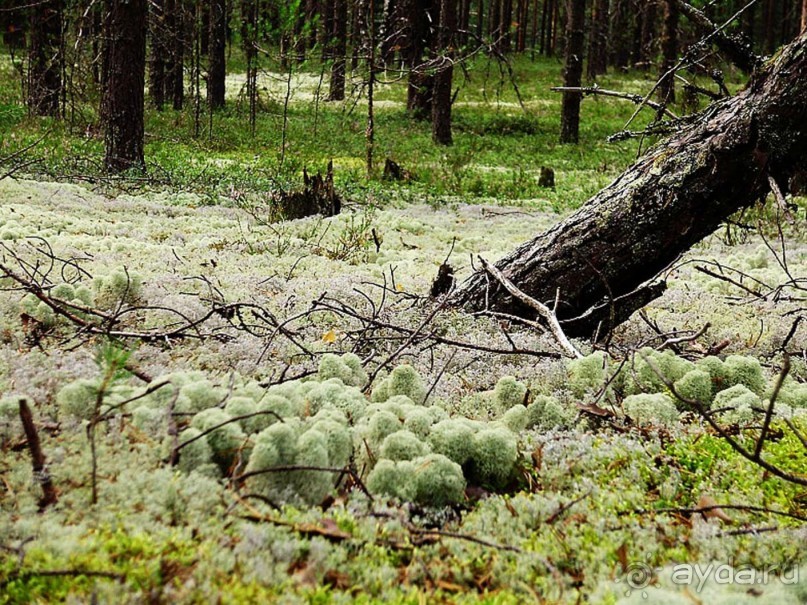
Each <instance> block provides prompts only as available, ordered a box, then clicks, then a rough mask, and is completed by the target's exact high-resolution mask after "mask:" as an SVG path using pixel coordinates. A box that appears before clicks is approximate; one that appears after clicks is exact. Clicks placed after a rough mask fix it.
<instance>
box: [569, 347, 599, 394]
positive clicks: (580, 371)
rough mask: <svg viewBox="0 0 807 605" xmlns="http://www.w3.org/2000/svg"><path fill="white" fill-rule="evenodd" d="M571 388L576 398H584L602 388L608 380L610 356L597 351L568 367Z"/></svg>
mask: <svg viewBox="0 0 807 605" xmlns="http://www.w3.org/2000/svg"><path fill="white" fill-rule="evenodd" d="M567 369H568V371H569V388H571V390H572V393H574V395H575V397H578V398H583V397H585V396H586V395H587V394H589V393H593V392H595V391H598V390H599V389H601V388H602V386H603V385H604V384H605V381H606V380H607V379H608V377H607V372H608V356H607V355H606V354H605V353H604V352H603V351H595V352H594V353H592V354H591V355H586V356H585V357H582V358H580V359H574V360H572V361H570V362H569V363H568V365H567Z"/></svg>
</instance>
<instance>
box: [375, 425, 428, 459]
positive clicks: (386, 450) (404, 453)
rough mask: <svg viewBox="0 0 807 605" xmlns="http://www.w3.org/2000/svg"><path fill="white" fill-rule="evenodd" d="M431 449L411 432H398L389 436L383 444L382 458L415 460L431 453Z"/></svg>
mask: <svg viewBox="0 0 807 605" xmlns="http://www.w3.org/2000/svg"><path fill="white" fill-rule="evenodd" d="M430 449H431V448H430V447H429V445H428V444H427V443H424V442H423V441H421V440H420V439H419V438H418V436H417V435H415V434H414V433H412V432H411V431H407V430H402V431H396V432H394V433H392V434H391V435H387V437H386V438H385V439H384V442H383V443H382V444H381V450H380V452H379V454H380V457H381V458H387V459H389V460H396V461H397V460H413V459H414V458H418V457H420V456H425V455H426V454H428V453H429V451H430Z"/></svg>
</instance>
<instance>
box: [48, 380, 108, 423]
mask: <svg viewBox="0 0 807 605" xmlns="http://www.w3.org/2000/svg"><path fill="white" fill-rule="evenodd" d="M97 397H98V381H97V380H91V379H89V378H79V379H78V380H74V381H73V382H71V383H69V384H67V385H65V386H64V387H62V388H61V389H60V390H59V393H58V394H57V395H56V403H57V404H58V405H59V409H60V411H61V412H62V413H63V414H67V415H68V416H72V417H74V418H78V419H80V420H90V419H91V418H92V417H93V414H94V413H95V406H96V399H97Z"/></svg>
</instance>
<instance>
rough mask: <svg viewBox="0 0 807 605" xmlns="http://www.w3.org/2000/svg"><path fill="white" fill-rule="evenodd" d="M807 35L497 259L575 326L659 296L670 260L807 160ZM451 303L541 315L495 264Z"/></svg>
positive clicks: (600, 326)
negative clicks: (494, 276) (499, 277)
mask: <svg viewBox="0 0 807 605" xmlns="http://www.w3.org/2000/svg"><path fill="white" fill-rule="evenodd" d="M805 98H807V35H802V36H801V37H800V38H799V39H798V40H796V41H795V42H793V43H791V44H790V45H788V46H786V47H784V48H783V49H782V50H780V52H779V53H778V54H777V55H776V56H775V57H773V58H772V59H771V60H770V61H768V63H767V64H766V65H765V66H764V67H763V68H762V69H760V70H759V71H758V72H757V73H756V74H755V75H754V76H753V77H752V79H751V81H750V82H749V84H748V86H746V88H745V89H744V90H743V91H741V92H740V93H738V94H737V95H736V96H734V97H731V98H728V99H724V100H721V101H719V102H716V103H714V104H713V105H711V106H710V107H709V108H707V109H706V110H705V111H703V112H702V113H700V114H698V115H697V116H696V117H695V119H694V120H692V122H691V123H689V124H688V125H687V126H685V127H683V128H682V129H681V130H680V131H679V132H678V133H676V134H675V135H673V136H672V137H671V138H669V139H667V140H666V141H664V142H662V143H659V144H658V145H656V146H655V147H653V148H651V149H650V150H649V151H648V152H647V153H646V154H645V155H644V156H643V157H641V158H640V159H639V160H638V161H637V162H636V163H635V164H634V165H633V166H631V167H630V168H628V169H627V170H626V171H625V172H624V173H622V175H620V176H619V177H618V178H617V179H616V180H615V181H614V182H613V183H611V184H610V185H608V186H607V187H606V188H605V189H603V190H602V191H601V192H600V193H598V194H597V195H595V196H594V197H593V198H591V199H590V200H589V201H588V202H587V203H586V204H585V205H583V206H582V207H581V208H580V209H579V210H577V211H576V212H574V213H573V214H572V215H570V216H569V217H567V218H566V219H564V220H563V221H561V222H560V223H558V224H557V225H555V226H554V227H552V228H551V229H550V230H548V231H546V232H545V233H543V234H541V235H539V236H537V237H536V238H534V239H533V240H531V241H528V242H526V243H524V244H522V245H521V246H519V247H518V248H517V249H516V250H514V251H513V252H512V253H510V254H509V255H507V256H506V257H505V258H503V259H502V260H500V261H499V262H498V263H496V267H497V268H498V269H499V270H500V271H501V272H502V274H503V275H504V276H505V277H507V278H508V279H509V280H510V281H511V282H513V284H515V285H516V286H517V287H518V288H519V289H521V290H522V291H523V292H524V293H525V294H527V295H528V296H530V297H532V298H534V299H536V300H538V301H541V302H543V303H544V304H546V305H547V306H549V307H550V308H552V307H553V305H554V304H555V301H556V300H557V301H558V306H557V309H556V313H557V317H558V319H559V321H560V323H561V326H562V327H563V329H564V331H565V332H566V333H567V334H568V335H570V336H581V337H582V336H586V337H587V336H590V335H592V334H594V333H596V332H599V333H600V334H604V333H605V332H606V331H607V330H609V329H610V328H612V327H613V326H615V325H618V324H619V323H620V322H622V321H624V320H625V319H627V318H628V317H629V316H630V315H631V313H633V312H634V311H636V310H637V309H639V308H641V307H642V306H644V305H645V304H647V303H648V302H649V301H650V300H652V299H654V298H656V297H658V296H660V295H661V293H662V292H663V290H664V284H663V283H661V282H656V283H650V282H652V280H653V279H654V278H655V277H656V276H657V275H658V274H659V273H660V272H661V271H663V270H664V269H665V268H666V267H668V266H669V265H670V264H671V263H673V262H674V261H675V260H676V259H677V258H678V257H679V256H680V255H681V254H682V253H683V252H685V251H686V250H688V249H689V248H690V247H691V246H692V245H693V244H695V243H697V242H698V241H700V240H701V239H703V238H704V237H706V236H707V235H709V234H710V233H712V232H713V231H714V230H715V229H717V227H718V226H719V225H720V224H721V222H722V221H724V220H725V219H726V218H727V217H728V216H730V215H731V214H733V213H734V212H736V211H738V210H740V209H741V208H743V207H747V206H750V205H752V204H753V203H754V202H756V201H758V200H760V199H761V198H763V197H764V196H765V195H766V194H767V193H768V192H769V191H770V183H769V177H773V178H774V179H775V181H776V182H778V183H787V180H788V179H789V178H790V176H791V175H792V174H793V173H794V172H796V171H797V170H798V169H800V168H802V167H803V166H804V165H805V164H807V103H805ZM449 303H450V304H452V305H455V306H462V307H464V308H465V309H467V310H470V311H482V310H491V311H499V312H504V313H509V314H514V315H518V316H520V317H524V318H527V319H530V320H532V319H535V315H536V313H535V310H534V309H531V308H529V307H527V306H525V305H524V304H523V303H521V302H520V301H518V300H517V299H516V298H514V297H513V296H512V295H511V294H510V293H508V292H507V291H506V290H505V289H504V288H503V287H502V286H501V285H500V284H499V283H496V281H495V280H491V279H490V275H488V274H487V273H486V272H485V271H478V272H476V273H475V274H473V275H472V276H471V277H470V278H468V279H467V280H466V281H465V282H464V283H463V284H462V285H461V286H460V287H459V288H458V289H457V291H456V292H455V293H454V294H453V295H452V297H451V299H450V301H449Z"/></svg>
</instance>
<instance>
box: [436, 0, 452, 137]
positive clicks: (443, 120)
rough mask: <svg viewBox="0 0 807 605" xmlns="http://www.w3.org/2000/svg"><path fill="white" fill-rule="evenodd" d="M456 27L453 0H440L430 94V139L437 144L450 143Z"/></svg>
mask: <svg viewBox="0 0 807 605" xmlns="http://www.w3.org/2000/svg"><path fill="white" fill-rule="evenodd" d="M456 29H457V13H456V2H455V0H440V23H439V25H438V28H437V52H438V56H439V57H440V58H441V59H440V61H439V64H438V66H437V73H436V74H435V75H434V94H433V96H432V139H434V142H435V143H437V144H439V145H451V143H452V142H453V140H452V137H451V81H452V78H453V74H454V66H453V63H452V61H453V52H452V50H451V45H452V38H453V36H454V30H456Z"/></svg>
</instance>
